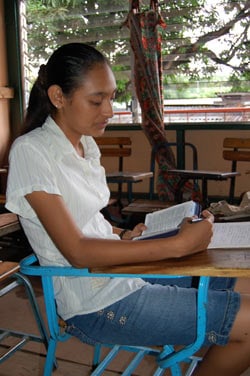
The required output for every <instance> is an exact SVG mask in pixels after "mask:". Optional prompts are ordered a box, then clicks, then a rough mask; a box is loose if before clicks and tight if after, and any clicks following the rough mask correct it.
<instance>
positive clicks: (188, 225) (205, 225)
mask: <svg viewBox="0 0 250 376" xmlns="http://www.w3.org/2000/svg"><path fill="white" fill-rule="evenodd" d="M202 217H203V220H202V221H200V222H196V223H192V222H191V218H186V219H185V220H184V221H183V223H182V225H181V227H180V231H179V234H178V235H177V237H178V238H179V240H180V247H179V250H178V256H179V257H182V256H186V255H189V254H192V253H196V252H200V251H203V250H205V249H207V247H208V244H209V243H210V241H211V237H212V235H213V222H214V216H213V214H211V213H210V212H209V211H208V210H204V211H203V212H202Z"/></svg>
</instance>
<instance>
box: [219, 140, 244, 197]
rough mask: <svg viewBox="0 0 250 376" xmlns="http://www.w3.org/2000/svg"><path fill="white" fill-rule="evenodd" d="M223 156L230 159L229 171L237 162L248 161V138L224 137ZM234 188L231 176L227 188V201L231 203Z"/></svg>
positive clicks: (234, 168) (234, 169) (234, 167)
mask: <svg viewBox="0 0 250 376" xmlns="http://www.w3.org/2000/svg"><path fill="white" fill-rule="evenodd" d="M223 147H224V148H226V150H223V158H224V159H225V160H227V161H231V162H232V165H231V171H232V172H234V171H236V169H237V163H238V162H250V138H231V137H226V138H225V139H224V141H223ZM234 190H235V177H234V178H231V182H230V188H229V202H230V203H233V200H234Z"/></svg>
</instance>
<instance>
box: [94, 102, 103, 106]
mask: <svg viewBox="0 0 250 376" xmlns="http://www.w3.org/2000/svg"><path fill="white" fill-rule="evenodd" d="M91 104H93V105H94V106H100V105H101V104H102V102H94V101H93V102H91Z"/></svg>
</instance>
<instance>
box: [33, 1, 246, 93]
mask: <svg viewBox="0 0 250 376" xmlns="http://www.w3.org/2000/svg"><path fill="white" fill-rule="evenodd" d="M148 3H149V0H142V1H141V4H142V5H141V10H144V9H147V8H148ZM159 4H160V7H159V9H160V11H161V15H162V17H163V19H164V21H165V22H166V23H167V28H166V29H165V30H164V31H163V32H162V38H163V68H164V82H165V84H166V85H170V84H172V83H176V82H183V83H185V82H190V81H191V82H197V81H200V82H202V81H206V82H209V81H211V80H214V77H218V74H219V73H218V72H220V71H225V69H226V71H227V81H229V82H231V85H230V87H229V89H230V88H232V89H233V90H235V88H237V91H250V89H249V81H250V66H249V45H250V40H249V38H250V31H249V29H250V22H249V21H250V2H249V0H242V1H234V0H224V1H222V0H215V1H213V2H212V1H209V0H175V1H168V0H165V1H159ZM128 10H129V0H127V1H124V0H112V1H108V0H27V23H28V40H29V49H30V57H31V61H32V63H33V64H34V65H36V66H37V65H40V61H41V59H47V58H48V56H49V55H50V53H51V51H52V50H53V49H54V48H56V47H57V46H59V45H61V44H63V43H67V42H70V41H82V42H86V43H89V44H91V45H93V46H96V47H97V48H98V49H100V50H101V51H102V52H103V53H105V54H106V55H107V57H108V58H109V59H110V61H111V63H112V65H113V68H114V72H115V75H116V78H117V80H118V87H119V94H120V99H121V100H124V98H126V99H127V95H125V94H127V92H128V91H129V90H130V66H131V53H130V43H129V31H128V29H127V28H126V27H125V26H122V25H123V23H124V21H125V19H126V16H127V13H128ZM216 75H217V76H216ZM217 79H218V78H217ZM224 79H225V78H224Z"/></svg>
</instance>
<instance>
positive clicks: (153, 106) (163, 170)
mask: <svg viewBox="0 0 250 376" xmlns="http://www.w3.org/2000/svg"><path fill="white" fill-rule="evenodd" d="M125 24H126V26H127V27H128V28H129V29H130V43H131V47H132V50H133V53H134V74H135V77H134V79H135V88H136V94H137V98H138V100H139V103H140V106H141V111H142V129H143V131H144V133H145V135H146V137H147V139H148V141H149V142H150V144H151V146H152V147H155V148H156V150H157V153H156V161H157V163H158V165H159V173H158V179H157V193H158V196H159V199H160V200H162V201H174V199H175V193H176V189H177V186H178V182H179V177H178V176H176V175H175V176H174V175H170V174H169V173H168V170H169V169H172V168H176V161H175V157H174V154H173V151H172V149H171V148H170V147H169V146H166V144H167V142H168V141H167V138H166V132H165V129H164V113H163V109H164V101H163V89H162V58H161V32H162V30H163V29H164V28H166V24H165V23H164V21H163V19H162V18H161V15H160V13H159V11H158V0H151V1H150V8H149V9H148V10H146V11H143V12H140V1H139V0H130V11H129V14H128V17H127V20H126V22H125ZM183 192H184V193H185V196H187V197H189V198H191V199H194V200H196V201H199V200H200V194H199V189H198V187H194V186H193V184H191V183H189V182H187V183H186V184H185V185H184V187H183Z"/></svg>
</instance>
